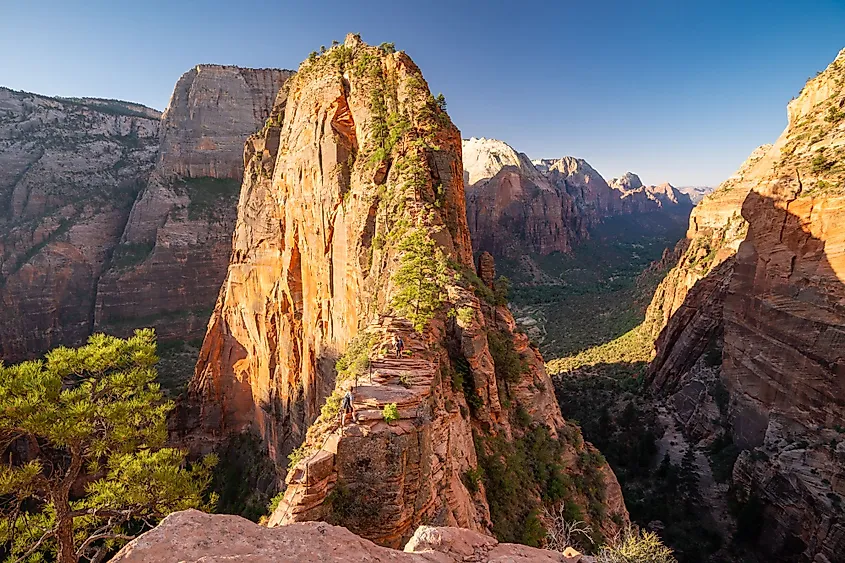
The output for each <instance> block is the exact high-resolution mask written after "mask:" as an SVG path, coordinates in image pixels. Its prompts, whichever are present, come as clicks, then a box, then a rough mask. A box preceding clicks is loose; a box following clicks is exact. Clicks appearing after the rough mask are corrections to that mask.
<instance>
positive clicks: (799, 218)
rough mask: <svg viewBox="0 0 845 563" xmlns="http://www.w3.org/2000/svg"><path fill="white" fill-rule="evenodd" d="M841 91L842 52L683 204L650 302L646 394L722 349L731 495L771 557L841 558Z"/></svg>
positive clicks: (844, 544)
mask: <svg viewBox="0 0 845 563" xmlns="http://www.w3.org/2000/svg"><path fill="white" fill-rule="evenodd" d="M843 84H845V51H843V52H841V53H840V54H839V56H838V57H837V59H836V60H835V61H834V62H833V63H832V64H831V65H830V66H829V67H828V68H827V69H826V70H825V71H824V72H822V73H820V74H819V75H818V76H817V77H815V78H813V79H811V80H810V81H808V83H807V85H806V86H805V87H804V89H803V90H802V92H801V93H800V95H799V96H798V98H796V99H795V100H793V101H792V102H790V104H789V109H788V114H789V124H788V125H787V128H786V130H785V131H784V133H783V134H782V135H781V136H780V138H779V139H778V140H777V142H776V143H775V144H774V145H773V146H772V147H768V148H765V149H763V150H758V151H756V152H755V154H754V155H752V158H751V159H750V160H749V162H747V163H746V165H744V166H743V168H742V169H741V170H740V173H739V175H738V177H736V178H733V179H731V180H729V181H728V182H727V183H726V184H725V185H724V186H723V187H721V188H720V189H719V190H717V191H716V192H714V193H713V194H712V195H711V196H709V197H708V198H705V200H704V202H703V203H702V204H701V205H700V206H699V207H698V208H696V211H695V212H694V213H693V217H692V220H691V224H690V234H691V236H690V239H691V242H690V243H689V249H688V250H687V251H686V253H685V255H684V256H683V257H682V259H681V262H680V264H679V266H678V267H677V268H676V269H675V271H673V272H672V273H670V275H669V276H668V277H667V279H666V281H664V286H662V287H663V291H662V292H659V294H658V295H657V296H656V298H655V303H653V307H654V309H656V310H658V311H660V313H661V314H655V318H657V319H658V323H657V325H656V326H658V327H659V325H660V323H659V319H660V318H667V316H668V322H667V323H666V325H665V328H664V329H663V332H662V334H661V336H660V338H659V339H658V341H657V357H656V359H655V361H654V362H653V363H652V366H651V375H652V384H653V386H654V387H655V388H656V389H657V390H661V391H667V390H673V389H676V388H677V387H678V382H679V381H682V380H683V379H684V378H685V377H686V378H687V380H689V378H688V377H687V376H686V374H687V372H688V371H689V369H688V368H689V365H691V364H690V362H695V358H696V357H698V356H700V355H701V354H702V353H703V351H704V350H705V349H706V348H707V347H708V346H707V345H706V344H703V343H705V342H706V341H707V340H710V341H712V340H713V339H716V341H717V349H719V350H721V351H722V354H721V374H720V380H721V383H722V385H723V386H724V388H726V389H727V394H728V399H729V404H728V405H726V406H727V412H725V413H724V414H725V418H724V420H723V423H722V428H723V429H724V430H725V431H726V432H727V433H728V434H729V435H730V436H731V437H732V439H733V441H734V443H735V444H736V446H738V447H739V448H741V449H742V450H743V452H742V453H741V454H740V456H739V459H738V460H737V462H736V464H735V465H734V468H733V489H734V491H735V493H736V494H737V499H738V501H739V502H740V503H744V505H745V506H746V507H751V508H747V510H752V509H753V510H755V511H756V512H755V514H754V516H753V518H755V519H756V522H755V535H754V536H753V537H752V539H753V541H754V542H755V544H756V545H757V547H758V549H759V550H761V551H762V552H763V553H765V555H766V557H767V558H769V559H770V560H775V561H813V562H823V563H824V562H833V561H841V560H842V554H843V553H845V509H843V501H845V437H843V435H842V432H843V429H842V427H841V423H840V421H842V420H843V419H845V399H843V397H845V385H844V384H843V378H842V371H843V369H845V368H843V358H842V354H841V348H842V346H841V343H842V341H843V337H845V332H844V331H845V310H843V309H842V303H843V302H845V290H843V287H845V285H843V280H845V271H843V267H842V264H843V260H845V258H843V248H845V234H843V231H842V229H840V228H839V226H838V225H839V221H841V220H842V216H843V211H842V209H843V205H845V196H843V189H845V183H843V181H845V158H843V157H845V142H843V139H845V109H843V108H845V86H843ZM708 209H710V210H712V211H711V212H709V213H704V212H705V211H707V210H708ZM739 211H741V216H742V219H738V218H737V216H738V212H739ZM739 225H741V227H740V226H739ZM746 230H747V233H744V232H743V231H746ZM731 233H734V234H733V235H732V234H731ZM704 244H707V245H708V246H707V247H706V248H705V246H704ZM705 253H706V254H705ZM696 256H699V258H698V259H697V260H696V259H695V257H696ZM702 260H704V264H703V265H701V266H698V267H696V263H699V264H701V261H702ZM708 288H714V289H713V290H708ZM664 315H665V316H664ZM682 324H686V328H684V329H681V325H682ZM697 327H701V328H700V329H697ZM679 330H680V332H679ZM672 334H676V335H678V336H677V337H675V338H673V337H672V336H671V335H672ZM722 334H723V336H722ZM683 357H685V359H684V360H683V361H682V362H679V361H678V360H675V359H673V358H683ZM705 438H706V436H705Z"/></svg>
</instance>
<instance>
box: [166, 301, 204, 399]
mask: <svg viewBox="0 0 845 563" xmlns="http://www.w3.org/2000/svg"><path fill="white" fill-rule="evenodd" d="M209 315H210V312H209ZM201 348H202V338H195V339H192V340H162V341H160V342H159V343H158V357H159V360H158V366H157V367H158V382H159V384H160V385H161V389H162V391H164V393H165V395H167V397H169V398H171V399H175V398H176V397H178V396H179V395H181V394H182V393H184V392H185V391H186V390H187V388H188V381H190V379H191V377H192V376H193V375H194V368H195V367H196V365H197V358H198V357H199V353H200V349H201Z"/></svg>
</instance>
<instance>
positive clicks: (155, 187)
mask: <svg viewBox="0 0 845 563" xmlns="http://www.w3.org/2000/svg"><path fill="white" fill-rule="evenodd" d="M292 74H293V73H292V71H285V70H278V69H247V68H239V67H235V66H219V65H198V66H197V67H195V68H193V69H191V70H190V71H188V72H186V73H185V74H184V75H183V76H182V77H181V78H180V79H179V81H178V82H177V83H176V88H175V89H174V91H173V96H172V97H171V99H170V104H169V106H168V109H167V111H165V113H164V115H163V116H162V122H161V130H160V141H159V143H160V145H159V146H160V149H159V156H158V160H157V162H156V166H155V169H154V171H153V173H152V175H151V177H150V180H149V182H148V183H147V185H146V187H145V189H144V190H143V191H142V192H141V193H140V195H139V197H138V199H137V201H136V202H135V204H134V205H133V206H132V212H131V213H130V216H129V220H128V222H127V223H126V226H125V228H124V229H123V233H122V236H121V239H120V244H119V245H118V246H117V248H116V249H115V256H114V259H113V260H112V263H111V265H110V268H109V269H108V271H107V272H106V273H105V275H104V276H103V277H102V279H101V281H100V284H99V288H98V292H97V303H96V312H95V326H96V328H97V330H103V331H106V332H109V333H113V334H125V333H129V332H131V331H132V330H133V329H134V328H136V327H137V326H141V325H143V326H153V327H155V328H156V331H157V334H158V336H159V338H166V339H167V338H177V339H190V338H198V337H202V335H203V334H204V332H205V327H206V324H207V322H208V318H209V316H210V315H211V311H212V309H213V307H214V302H215V300H216V297H217V293H218V291H219V289H220V284H221V283H222V281H223V278H224V276H225V274H226V268H227V266H228V263H229V253H230V252H231V236H232V231H233V229H234V225H235V217H236V214H237V201H238V192H239V190H240V184H241V178H242V177H243V170H244V164H243V144H244V141H245V140H246V138H247V137H248V136H249V135H251V134H253V133H254V132H255V131H257V130H258V129H260V128H261V127H262V126H263V125H264V122H265V120H266V119H267V118H268V117H269V115H270V110H271V109H272V107H273V104H274V103H275V101H276V96H277V95H278V94H279V92H280V89H281V87H282V85H283V84H284V82H285V80H287V79H288V78H289V77H290V76H291V75H292Z"/></svg>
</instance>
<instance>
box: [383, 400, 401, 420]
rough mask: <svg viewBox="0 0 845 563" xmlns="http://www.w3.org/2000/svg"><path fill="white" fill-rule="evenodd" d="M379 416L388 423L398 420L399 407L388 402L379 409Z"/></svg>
mask: <svg viewBox="0 0 845 563" xmlns="http://www.w3.org/2000/svg"><path fill="white" fill-rule="evenodd" d="M381 416H382V418H384V421H385V422H386V423H388V424H390V423H391V422H394V421H396V420H399V409H398V408H397V407H396V403H389V404H387V405H384V408H383V409H382V411H381Z"/></svg>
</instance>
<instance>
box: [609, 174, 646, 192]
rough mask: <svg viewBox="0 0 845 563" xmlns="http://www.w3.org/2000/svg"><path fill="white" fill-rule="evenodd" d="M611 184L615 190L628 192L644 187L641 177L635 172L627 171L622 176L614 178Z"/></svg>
mask: <svg viewBox="0 0 845 563" xmlns="http://www.w3.org/2000/svg"><path fill="white" fill-rule="evenodd" d="M609 185H610V187H611V188H613V189H615V190H621V191H623V192H628V191H631V190H636V189H637V188H642V187H643V183H642V181H641V180H640V177H639V176H637V175H636V174H634V173H633V172H625V174H623V175H622V177H621V178H614V179H612V180H611V181H610V182H609Z"/></svg>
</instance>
